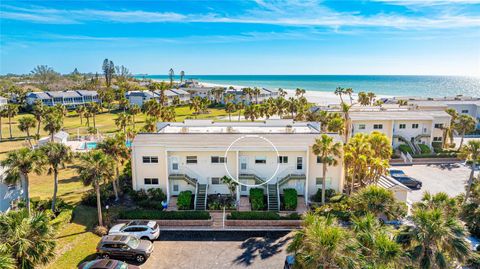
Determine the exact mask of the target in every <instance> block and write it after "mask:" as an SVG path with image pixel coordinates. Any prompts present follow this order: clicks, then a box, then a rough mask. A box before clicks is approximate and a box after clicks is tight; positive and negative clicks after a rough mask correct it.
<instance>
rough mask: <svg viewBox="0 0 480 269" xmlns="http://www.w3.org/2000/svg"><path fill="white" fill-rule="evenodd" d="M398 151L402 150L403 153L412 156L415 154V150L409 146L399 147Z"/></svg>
mask: <svg viewBox="0 0 480 269" xmlns="http://www.w3.org/2000/svg"><path fill="white" fill-rule="evenodd" d="M398 150H400V151H401V152H403V153H407V152H408V153H410V154H413V150H412V148H411V147H410V146H409V145H407V144H401V145H400V146H398Z"/></svg>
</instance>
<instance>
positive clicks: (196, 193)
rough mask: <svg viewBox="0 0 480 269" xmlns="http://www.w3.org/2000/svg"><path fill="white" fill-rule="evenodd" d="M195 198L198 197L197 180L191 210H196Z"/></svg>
mask: <svg viewBox="0 0 480 269" xmlns="http://www.w3.org/2000/svg"><path fill="white" fill-rule="evenodd" d="M197 199H198V181H197V182H196V183H195V200H194V201H193V210H197Z"/></svg>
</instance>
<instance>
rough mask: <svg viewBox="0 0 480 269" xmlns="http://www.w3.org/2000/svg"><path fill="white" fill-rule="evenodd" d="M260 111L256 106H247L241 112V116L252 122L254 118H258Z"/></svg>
mask: <svg viewBox="0 0 480 269" xmlns="http://www.w3.org/2000/svg"><path fill="white" fill-rule="evenodd" d="M259 114H260V111H259V108H258V105H249V106H246V107H245V110H244V111H243V116H244V117H245V119H250V120H251V121H252V122H254V121H255V119H256V118H258V117H259Z"/></svg>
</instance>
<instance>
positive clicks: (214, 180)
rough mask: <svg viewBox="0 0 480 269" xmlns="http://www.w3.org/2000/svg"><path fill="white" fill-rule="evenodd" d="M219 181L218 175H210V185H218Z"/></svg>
mask: <svg viewBox="0 0 480 269" xmlns="http://www.w3.org/2000/svg"><path fill="white" fill-rule="evenodd" d="M219 184H221V183H220V178H219V177H212V185H219Z"/></svg>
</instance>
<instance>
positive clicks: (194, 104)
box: [190, 96, 202, 119]
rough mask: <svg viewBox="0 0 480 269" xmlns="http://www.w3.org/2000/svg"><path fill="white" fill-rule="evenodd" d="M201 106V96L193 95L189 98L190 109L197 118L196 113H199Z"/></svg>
mask: <svg viewBox="0 0 480 269" xmlns="http://www.w3.org/2000/svg"><path fill="white" fill-rule="evenodd" d="M201 106H202V98H201V97H200V96H195V97H193V98H192V100H190V110H193V111H194V113H193V115H195V119H196V118H197V115H198V114H200V110H201Z"/></svg>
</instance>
